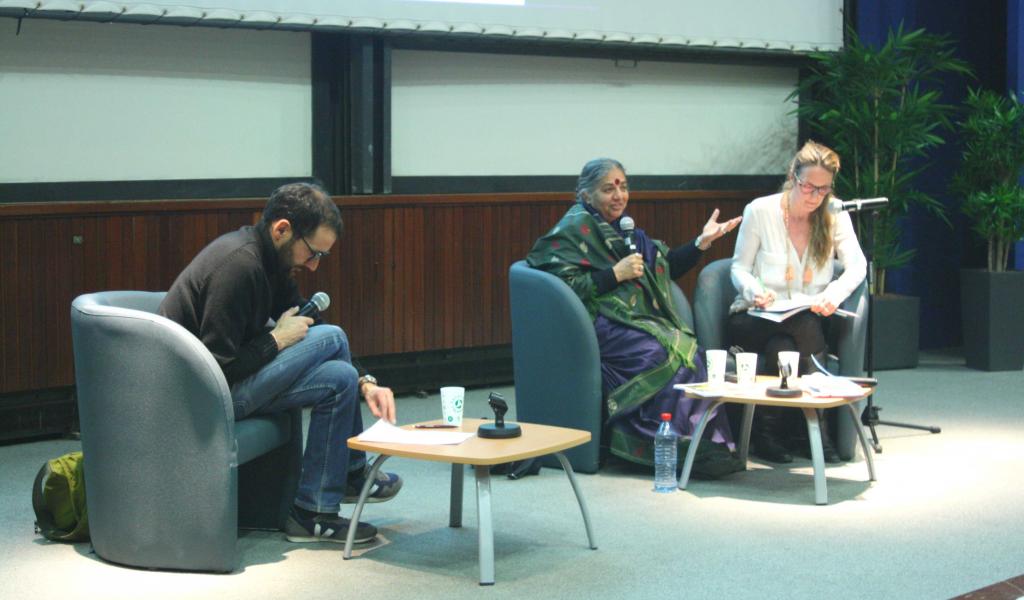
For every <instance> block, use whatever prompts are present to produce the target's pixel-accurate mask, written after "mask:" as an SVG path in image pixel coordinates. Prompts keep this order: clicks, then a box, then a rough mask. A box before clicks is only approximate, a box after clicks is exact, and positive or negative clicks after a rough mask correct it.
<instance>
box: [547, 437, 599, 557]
mask: <svg viewBox="0 0 1024 600" xmlns="http://www.w3.org/2000/svg"><path fill="white" fill-rule="evenodd" d="M555 458H557V459H558V462H560V463H562V469H563V470H564V471H565V474H566V475H568V476H569V483H570V484H571V485H572V491H573V492H575V493H576V501H577V502H579V503H580V512H582V513H583V526H584V527H586V529H587V543H589V544H590V549H591V550H597V542H595V541H594V530H593V529H591V527H590V513H589V512H587V503H586V502H584V501H583V492H581V491H580V486H579V484H578V483H576V474H575V473H574V472H573V470H572V465H571V464H569V459H567V458H566V457H565V455H564V454H562V453H561V452H555Z"/></svg>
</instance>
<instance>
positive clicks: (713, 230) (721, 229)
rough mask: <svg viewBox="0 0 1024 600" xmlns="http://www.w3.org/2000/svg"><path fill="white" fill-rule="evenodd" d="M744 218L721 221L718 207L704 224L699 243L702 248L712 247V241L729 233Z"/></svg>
mask: <svg viewBox="0 0 1024 600" xmlns="http://www.w3.org/2000/svg"><path fill="white" fill-rule="evenodd" d="M742 220H743V217H735V218H733V219H729V220H728V221H724V222H722V223H719V222H718V209H717V208H716V209H715V212H713V213H711V218H710V219H708V222H707V223H705V224H704V229H703V230H702V231H701V232H700V242H699V243H698V245H699V246H700V249H701V250H707V249H708V248H710V247H711V243H712V242H714V241H715V240H717V239H718V238H720V237H722V236H723V235H725V234H727V233H729V232H730V231H732V230H733V229H736V227H737V226H738V225H739V224H740V221H742Z"/></svg>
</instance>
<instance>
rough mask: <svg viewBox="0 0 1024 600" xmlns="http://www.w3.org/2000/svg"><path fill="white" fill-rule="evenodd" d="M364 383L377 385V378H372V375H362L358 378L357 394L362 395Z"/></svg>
mask: <svg viewBox="0 0 1024 600" xmlns="http://www.w3.org/2000/svg"><path fill="white" fill-rule="evenodd" d="M364 383H372V384H373V385H377V378H376V377H374V376H373V375H370V374H369V373H367V374H366V375H363V376H362V377H360V378H359V393H360V394H361V393H363V384H364Z"/></svg>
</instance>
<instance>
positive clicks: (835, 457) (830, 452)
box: [821, 435, 843, 465]
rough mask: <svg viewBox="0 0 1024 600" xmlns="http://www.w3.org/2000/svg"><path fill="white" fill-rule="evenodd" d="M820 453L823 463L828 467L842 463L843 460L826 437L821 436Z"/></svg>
mask: <svg viewBox="0 0 1024 600" xmlns="http://www.w3.org/2000/svg"><path fill="white" fill-rule="evenodd" d="M821 451H822V454H823V455H824V457H825V462H827V463H828V464H830V465H834V464H837V463H841V462H843V458H842V457H841V456H839V451H838V450H836V447H835V446H834V445H833V444H832V440H831V439H829V437H828V436H827V435H823V436H821Z"/></svg>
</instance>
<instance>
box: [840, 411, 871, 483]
mask: <svg viewBox="0 0 1024 600" xmlns="http://www.w3.org/2000/svg"><path fill="white" fill-rule="evenodd" d="M846 408H847V409H848V410H849V414H850V418H851V419H853V430H854V431H856V432H857V437H858V438H860V449H861V450H863V451H864V461H865V462H867V463H868V480H869V481H876V479H875V459H874V455H873V449H872V448H871V447H870V446H868V438H867V436H866V435H865V434H864V425H862V424H861V422H860V417H858V416H857V409H855V408H854V407H853V404H847V405H846Z"/></svg>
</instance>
